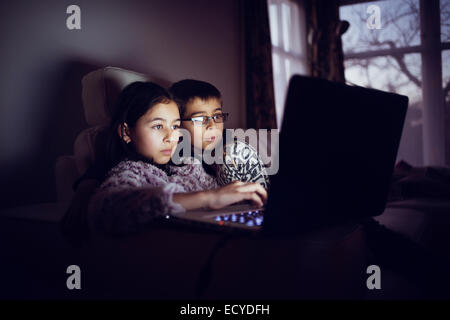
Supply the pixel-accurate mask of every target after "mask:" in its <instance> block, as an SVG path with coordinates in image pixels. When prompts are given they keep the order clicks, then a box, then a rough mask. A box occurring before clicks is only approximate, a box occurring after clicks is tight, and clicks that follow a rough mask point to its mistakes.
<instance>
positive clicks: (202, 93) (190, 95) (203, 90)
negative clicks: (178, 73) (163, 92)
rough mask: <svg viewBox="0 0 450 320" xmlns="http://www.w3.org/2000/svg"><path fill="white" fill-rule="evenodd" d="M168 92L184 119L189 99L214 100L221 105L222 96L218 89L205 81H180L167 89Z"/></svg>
mask: <svg viewBox="0 0 450 320" xmlns="http://www.w3.org/2000/svg"><path fill="white" fill-rule="evenodd" d="M169 92H170V93H171V94H172V96H173V98H174V100H175V102H176V103H177V105H178V108H179V109H180V116H181V117H184V113H185V111H186V105H187V104H188V103H189V101H190V100H191V99H195V98H200V99H202V100H207V99H211V98H216V99H218V100H219V101H220V104H222V94H221V93H220V91H219V89H217V88H216V87H215V86H213V85H212V84H211V83H208V82H205V81H200V80H194V79H185V80H181V81H178V82H175V83H174V84H172V86H171V87H170V88H169Z"/></svg>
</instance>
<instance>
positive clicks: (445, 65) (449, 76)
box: [442, 50, 450, 164]
mask: <svg viewBox="0 0 450 320" xmlns="http://www.w3.org/2000/svg"><path fill="white" fill-rule="evenodd" d="M442 88H444V89H443V90H444V98H445V127H446V130H445V134H446V136H445V145H446V146H447V148H446V150H445V151H446V156H445V157H446V163H447V164H448V163H450V147H449V146H450V50H445V51H442Z"/></svg>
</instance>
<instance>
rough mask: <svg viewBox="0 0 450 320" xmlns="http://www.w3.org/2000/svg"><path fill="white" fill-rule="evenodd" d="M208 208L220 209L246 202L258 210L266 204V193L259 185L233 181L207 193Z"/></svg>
mask: <svg viewBox="0 0 450 320" xmlns="http://www.w3.org/2000/svg"><path fill="white" fill-rule="evenodd" d="M207 196H208V202H207V203H208V208H209V209H221V208H223V207H226V206H229V205H231V204H234V203H237V202H240V201H244V200H248V201H251V202H252V203H253V204H254V205H255V206H257V207H258V208H260V207H262V206H263V205H264V204H265V203H266V202H267V191H266V189H264V188H263V187H262V186H261V185H260V184H259V183H255V182H241V181H234V182H232V183H230V184H227V185H226V186H223V187H221V188H218V189H214V190H210V191H208V194H207Z"/></svg>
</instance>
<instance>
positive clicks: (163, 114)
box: [123, 101, 180, 164]
mask: <svg viewBox="0 0 450 320" xmlns="http://www.w3.org/2000/svg"><path fill="white" fill-rule="evenodd" d="M179 127H180V113H179V111H178V106H177V105H176V104H175V102H173V101H171V102H170V103H158V104H156V105H154V106H153V107H152V108H150V110H148V111H147V112H146V113H145V114H144V115H143V116H141V117H140V118H139V119H138V121H137V122H136V126H135V127H133V128H130V127H128V125H127V124H125V134H124V136H123V140H124V141H125V142H126V143H129V142H132V143H133V144H134V147H135V150H136V152H137V153H138V154H140V155H141V156H144V157H146V158H148V159H149V160H152V161H153V162H154V163H157V164H166V163H167V162H169V160H170V157H171V156H172V154H173V153H174V151H175V148H176V146H177V143H178V140H179V137H180V132H179V130H178V129H179Z"/></svg>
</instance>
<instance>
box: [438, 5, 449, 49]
mask: <svg viewBox="0 0 450 320" xmlns="http://www.w3.org/2000/svg"><path fill="white" fill-rule="evenodd" d="M440 5H441V41H442V42H446V41H450V0H441V3H440Z"/></svg>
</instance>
